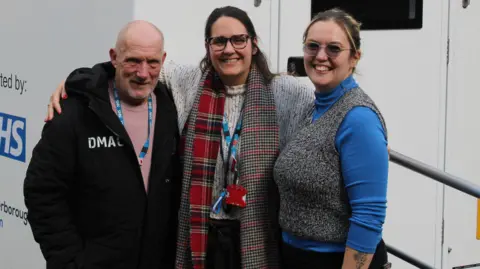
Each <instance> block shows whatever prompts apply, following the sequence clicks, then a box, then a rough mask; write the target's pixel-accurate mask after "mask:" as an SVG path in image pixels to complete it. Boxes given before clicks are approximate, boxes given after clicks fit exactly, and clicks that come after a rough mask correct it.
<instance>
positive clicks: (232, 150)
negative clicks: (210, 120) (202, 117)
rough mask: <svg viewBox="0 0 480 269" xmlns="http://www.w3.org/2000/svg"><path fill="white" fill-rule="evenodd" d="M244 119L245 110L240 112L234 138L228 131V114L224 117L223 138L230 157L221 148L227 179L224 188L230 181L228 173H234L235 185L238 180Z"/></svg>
mask: <svg viewBox="0 0 480 269" xmlns="http://www.w3.org/2000/svg"><path fill="white" fill-rule="evenodd" d="M242 118H243V109H242V112H240V117H239V118H238V122H237V126H236V127H235V131H234V133H233V138H232V136H231V135H230V131H229V130H228V119H227V113H224V115H223V122H222V125H223V136H224V137H225V144H226V145H227V148H228V155H227V156H225V154H224V152H223V146H221V147H220V153H221V154H222V158H223V162H224V168H225V178H224V187H225V188H226V187H227V185H228V184H227V182H228V181H227V179H228V171H229V170H230V171H231V172H233V173H234V184H236V182H237V178H238V170H237V147H238V140H239V138H240V132H241V130H242Z"/></svg>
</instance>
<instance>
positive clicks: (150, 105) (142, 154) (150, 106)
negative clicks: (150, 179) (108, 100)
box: [113, 86, 153, 165]
mask: <svg viewBox="0 0 480 269" xmlns="http://www.w3.org/2000/svg"><path fill="white" fill-rule="evenodd" d="M113 96H114V97H115V106H116V108H117V116H118V119H119V120H120V122H121V123H122V124H123V125H124V126H125V120H124V118H123V113H122V105H121V103H120V98H119V97H118V90H117V88H115V86H114V87H113ZM152 122H153V102H152V95H149V96H148V133H147V141H145V144H143V147H142V150H141V151H140V155H139V156H138V163H139V164H140V165H142V164H143V159H144V158H145V155H146V154H147V152H148V147H149V146H150V128H151V126H152Z"/></svg>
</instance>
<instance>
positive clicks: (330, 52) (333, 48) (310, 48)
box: [303, 41, 352, 58]
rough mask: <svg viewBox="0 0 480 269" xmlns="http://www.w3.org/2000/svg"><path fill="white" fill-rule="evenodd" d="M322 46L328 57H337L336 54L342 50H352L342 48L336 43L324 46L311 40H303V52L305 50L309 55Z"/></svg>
mask: <svg viewBox="0 0 480 269" xmlns="http://www.w3.org/2000/svg"><path fill="white" fill-rule="evenodd" d="M322 48H325V53H326V54H327V56H328V57H329V58H336V57H338V55H339V54H340V53H341V52H342V51H345V50H352V49H346V48H342V47H340V46H339V45H337V44H327V45H325V46H322V45H320V44H319V43H317V42H313V41H309V42H305V43H304V44H303V52H305V53H306V54H307V55H309V56H316V55H317V54H318V52H319V51H320V50H321V49H322Z"/></svg>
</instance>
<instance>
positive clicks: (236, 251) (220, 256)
mask: <svg viewBox="0 0 480 269" xmlns="http://www.w3.org/2000/svg"><path fill="white" fill-rule="evenodd" d="M240 268H241V257H240V223H239V222H238V221H236V220H214V219H210V224H209V231H208V247H207V269H240Z"/></svg>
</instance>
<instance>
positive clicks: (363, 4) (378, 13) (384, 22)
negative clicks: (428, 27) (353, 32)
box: [311, 0, 423, 30]
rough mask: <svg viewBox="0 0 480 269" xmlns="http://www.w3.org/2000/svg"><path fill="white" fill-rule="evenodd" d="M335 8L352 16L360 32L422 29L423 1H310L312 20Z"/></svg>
mask: <svg viewBox="0 0 480 269" xmlns="http://www.w3.org/2000/svg"><path fill="white" fill-rule="evenodd" d="M335 7H338V8H341V9H343V10H345V11H347V12H348V13H350V14H352V15H353V16H354V17H355V18H356V19H357V20H358V21H360V22H361V23H362V30H394V29H398V30H400V29H421V28H422V17H423V16H422V15H423V0H312V12H311V15H312V18H313V17H314V16H315V14H317V13H318V12H321V11H325V10H327V9H331V8H335Z"/></svg>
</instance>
